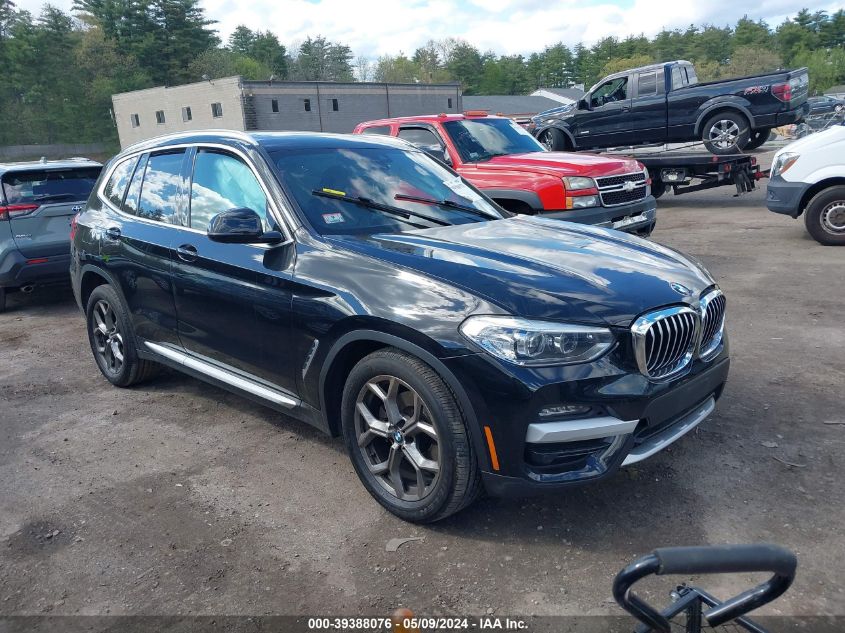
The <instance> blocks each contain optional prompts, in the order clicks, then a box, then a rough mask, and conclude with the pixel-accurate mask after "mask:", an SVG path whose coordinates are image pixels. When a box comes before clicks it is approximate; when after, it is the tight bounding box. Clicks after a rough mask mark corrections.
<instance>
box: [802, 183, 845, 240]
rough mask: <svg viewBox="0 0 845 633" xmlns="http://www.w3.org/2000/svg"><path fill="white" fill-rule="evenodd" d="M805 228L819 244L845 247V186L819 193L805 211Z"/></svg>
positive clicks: (829, 188) (830, 188)
mask: <svg viewBox="0 0 845 633" xmlns="http://www.w3.org/2000/svg"><path fill="white" fill-rule="evenodd" d="M804 226H806V227H807V232H808V233H809V234H810V235H811V236H812V237H813V239H814V240H816V241H817V242H818V243H819V244H824V245H825V246H845V185H837V186H835V187H828V188H827V189H825V190H823V191H821V192H819V193H817V194H816V195H815V196H814V197H813V199H812V200H810V202H809V204H807V208H806V209H805V210H804Z"/></svg>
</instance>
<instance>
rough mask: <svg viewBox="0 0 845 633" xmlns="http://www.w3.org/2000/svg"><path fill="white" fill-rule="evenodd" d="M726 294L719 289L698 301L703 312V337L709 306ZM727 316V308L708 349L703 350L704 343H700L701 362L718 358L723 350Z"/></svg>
mask: <svg viewBox="0 0 845 633" xmlns="http://www.w3.org/2000/svg"><path fill="white" fill-rule="evenodd" d="M724 296H725V295H724V293H723V292H722V291H721V290H720V289H719V288H713V289H712V290H710V291H709V292H707V293H706V294H704V295H702V296H701V298H700V299H699V300H698V305H699V310H700V311H701V323H702V336H703V329H704V328H703V325H704V317H705V315H706V314H707V306H709V305H710V303H711V302H712V301H713V300H714V299H715V298H716V297H724ZM726 315H727V307H726V308H725V310H723V311H722V319H721V322H720V323H719V327H718V329H717V330H716V333H715V334H714V335H713V340H712V341H711V342H710V345H708V346H707V348H702V347H701V345H702V343H703V341H699V349H698V357H699V358H701V360H703V361H705V362H708V361H711V360H713V359H714V358H716V356H718V355H719V351H720V350H721V349H722V339H723V338H724V334H725V316H726Z"/></svg>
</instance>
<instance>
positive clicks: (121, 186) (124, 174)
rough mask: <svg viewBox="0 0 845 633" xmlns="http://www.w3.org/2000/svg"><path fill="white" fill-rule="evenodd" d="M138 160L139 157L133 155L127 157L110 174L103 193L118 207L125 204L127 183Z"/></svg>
mask: <svg viewBox="0 0 845 633" xmlns="http://www.w3.org/2000/svg"><path fill="white" fill-rule="evenodd" d="M136 162H138V157H137V156H133V157H132V158H127V159H126V160H124V161H123V162H121V163H118V165H117V167H115V168H114V171H113V172H112V173H111V176H109V181H108V182H107V183H106V187H105V189H103V194H105V196H106V198H107V199H108V201H109V202H111V203H112V204H113V205H114V206H115V207H117V208H118V209H119V208H120V206H121V205H122V204H123V194H124V193H125V192H126V185H128V184H129V179H130V178H131V177H132V170H133V169H135V163H136Z"/></svg>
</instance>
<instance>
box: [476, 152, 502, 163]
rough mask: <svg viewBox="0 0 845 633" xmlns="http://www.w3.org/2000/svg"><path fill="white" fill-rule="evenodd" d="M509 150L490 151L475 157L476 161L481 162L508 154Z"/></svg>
mask: <svg viewBox="0 0 845 633" xmlns="http://www.w3.org/2000/svg"><path fill="white" fill-rule="evenodd" d="M509 155H510V152H490V153H489V154H484V155H483V156H481V157H479V158H476V159H475V162H476V163H483V162H484V161H487V160H490V159H491V158H496V157H497V156H509Z"/></svg>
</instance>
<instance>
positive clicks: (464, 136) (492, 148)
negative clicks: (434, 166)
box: [443, 119, 545, 163]
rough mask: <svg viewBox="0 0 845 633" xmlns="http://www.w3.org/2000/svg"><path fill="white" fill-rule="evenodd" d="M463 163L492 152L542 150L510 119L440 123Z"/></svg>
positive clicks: (484, 157)
mask: <svg viewBox="0 0 845 633" xmlns="http://www.w3.org/2000/svg"><path fill="white" fill-rule="evenodd" d="M443 127H445V128H446V132H448V134H449V136H450V137H451V138H452V142H453V143H454V144H455V147H456V148H457V150H458V153H459V154H460V155H461V159H462V160H463V161H464V162H465V163H475V162H478V161H483V160H487V159H489V158H492V157H493V156H506V155H508V154H525V153H528V152H544V151H545V148H544V147H543V146H542V145H540V143H539V142H538V141H537V140H536V139H535V138H534V137H533V136H531V134H530V133H529V132H528V131H526V130H524V129H523V128H521V127H519V126H518V125H517V124H516V123H514V122H513V121H511V120H510V119H463V120H458V121H446V122H445V123H443Z"/></svg>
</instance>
